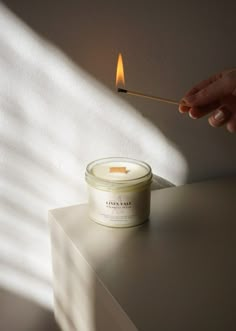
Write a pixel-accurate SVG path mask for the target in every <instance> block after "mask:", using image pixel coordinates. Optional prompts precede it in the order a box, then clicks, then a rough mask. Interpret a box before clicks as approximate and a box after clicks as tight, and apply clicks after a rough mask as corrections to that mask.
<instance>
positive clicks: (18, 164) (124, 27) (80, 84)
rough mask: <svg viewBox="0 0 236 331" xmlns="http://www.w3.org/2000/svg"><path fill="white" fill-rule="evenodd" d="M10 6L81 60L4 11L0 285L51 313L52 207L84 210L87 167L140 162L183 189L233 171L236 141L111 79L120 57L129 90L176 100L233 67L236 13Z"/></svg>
mask: <svg viewBox="0 0 236 331" xmlns="http://www.w3.org/2000/svg"><path fill="white" fill-rule="evenodd" d="M5 2H6V3H7V4H8V5H9V6H10V7H11V8H12V9H13V11H15V12H16V13H17V14H18V15H19V16H20V17H21V18H22V19H23V20H25V21H26V22H27V23H28V24H29V25H30V26H31V27H32V28H33V29H35V30H36V31H37V32H39V33H40V34H41V35H42V36H44V37H46V38H48V39H50V40H51V41H53V42H54V43H55V44H56V45H58V46H59V47H60V48H61V49H62V50H64V51H65V52H66V53H67V54H68V55H69V56H70V57H71V58H72V59H73V61H74V64H73V63H71V62H70V61H69V59H68V58H66V57H65V56H64V55H63V54H62V53H61V52H59V51H58V50H57V49H56V48H54V47H52V46H51V45H50V44H48V43H46V42H45V41H43V40H42V39H41V38H39V37H38V36H37V35H36V34H34V33H32V31H31V30H30V29H29V28H27V27H26V26H25V25H24V24H22V23H21V22H20V21H19V20H17V19H16V18H15V17H14V16H12V14H10V12H8V11H7V10H6V9H4V7H0V16H1V17H0V70H1V74H0V116H1V118H0V143H1V154H0V156H1V183H0V184H1V188H0V189H1V208H0V210H1V214H0V234H1V235H0V267H1V273H0V284H2V285H4V286H8V287H9V288H15V290H17V291H20V292H21V293H24V294H25V295H28V296H31V297H33V298H35V299H36V300H38V301H39V302H41V303H42V304H45V305H48V306H50V305H51V303H52V300H51V287H50V286H51V285H50V282H51V274H50V254H49V238H48V232H47V210H48V209H50V208H55V207H59V206H64V205H67V204H74V203H81V202H84V201H86V186H85V183H84V169H85V166H86V164H87V163H88V162H89V161H91V160H93V159H95V158H98V157H104V156H110V155H122V156H124V155H127V156H131V157H135V158H141V159H144V160H145V161H147V162H149V163H150V164H151V166H152V167H153V170H154V172H155V173H156V174H158V175H160V176H162V177H164V178H166V179H168V180H170V181H171V182H174V183H175V184H177V185H179V184H182V183H185V182H191V181H199V180H202V179H205V178H212V177H217V176H223V175H228V174H233V173H234V174H235V172H236V153H235V147H236V143H235V141H236V139H235V135H232V134H229V133H227V132H226V131H225V130H224V129H219V130H216V129H213V128H211V127H209V126H208V124H207V121H206V120H203V119H202V120H199V121H193V120H191V119H189V118H188V117H186V116H182V115H180V114H179V113H178V112H177V110H176V108H175V107H173V106H166V105H161V104H159V103H156V102H152V101H147V100H141V99H135V98H131V97H128V96H121V95H117V94H116V92H115V91H114V77H115V66H116V60H117V54H118V52H122V53H123V56H124V62H125V69H126V78H127V87H128V88H130V89H137V90H141V91H144V92H147V93H151V94H160V95H162V96H166V97H170V98H176V99H179V98H180V97H181V96H182V94H183V93H184V91H185V90H186V89H188V88H189V87H190V86H191V85H192V84H193V83H194V82H197V81H198V80H200V79H202V78H204V77H207V76H208V75H209V74H212V73H214V72H216V71H218V70H220V69H222V68H226V67H232V66H234V65H235V58H236V56H235V55H236V49H235V45H234V44H233V41H232V40H233V37H232V32H233V31H234V30H233V27H234V23H235V22H234V17H235V14H234V13H235V9H236V8H235V4H234V2H233V1H232V2H231V4H230V2H228V6H227V7H226V8H225V6H223V4H222V5H221V4H218V3H215V2H212V4H211V3H210V2H208V5H207V6H208V7H206V4H205V6H201V4H199V3H198V4H197V3H195V2H190V1H188V2H187V1H185V2H174V1H172V2H168V1H155V2H154V1H153V2H152V1H145V2H143V3H142V4H137V2H136V1H133V2H132V1H124V2H123V1H119V2H112V3H111V1H99V2H97V3H94V2H89V1H72V0H71V1H37V2H34V4H33V5H32V2H31V1H5ZM213 4H214V5H213ZM88 74H89V75H88ZM140 113H141V114H140Z"/></svg>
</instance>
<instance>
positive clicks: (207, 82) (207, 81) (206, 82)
mask: <svg viewBox="0 0 236 331" xmlns="http://www.w3.org/2000/svg"><path fill="white" fill-rule="evenodd" d="M222 75H223V73H222V72H221V73H219V74H216V75H214V76H212V77H210V78H208V79H205V80H203V81H201V82H200V83H198V84H197V85H195V86H194V87H193V88H191V90H189V91H188V92H187V93H186V95H185V96H186V97H187V96H190V95H193V94H195V93H197V92H198V91H200V90H202V89H203V88H205V87H207V86H208V85H210V84H212V83H213V82H215V81H216V80H218V79H219V78H221V77H222Z"/></svg>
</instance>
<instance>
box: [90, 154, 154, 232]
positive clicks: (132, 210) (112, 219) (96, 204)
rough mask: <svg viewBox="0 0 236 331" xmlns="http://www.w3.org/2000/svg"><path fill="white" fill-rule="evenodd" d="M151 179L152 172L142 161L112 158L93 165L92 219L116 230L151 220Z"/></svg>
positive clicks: (91, 190)
mask: <svg viewBox="0 0 236 331" xmlns="http://www.w3.org/2000/svg"><path fill="white" fill-rule="evenodd" d="M151 179H152V172H151V168H150V167H149V165H147V164H146V163H144V162H141V161H137V160H132V159H125V158H108V159H102V160H97V161H94V162H92V163H90V164H89V165H88V167H87V170H86V180H87V183H88V187H89V215H90V218H91V219H92V220H94V221H96V222H98V223H101V224H103V225H107V226H113V227H126V226H134V225H138V224H140V223H143V222H144V221H145V220H147V219H148V217H149V210H150V183H151Z"/></svg>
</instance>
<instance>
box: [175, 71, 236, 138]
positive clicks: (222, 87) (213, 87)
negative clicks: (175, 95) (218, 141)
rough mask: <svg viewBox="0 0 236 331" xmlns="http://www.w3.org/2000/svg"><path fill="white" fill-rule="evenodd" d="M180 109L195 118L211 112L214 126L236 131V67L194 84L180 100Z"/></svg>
mask: <svg viewBox="0 0 236 331" xmlns="http://www.w3.org/2000/svg"><path fill="white" fill-rule="evenodd" d="M179 111H180V112H181V113H187V112H188V113H189V116H190V117H191V118H193V119H197V118H201V117H203V116H205V115H207V114H209V113H211V116H210V117H209V119H208V122H209V124H210V125H211V126H213V127H220V126H222V125H226V127H227V130H228V131H229V132H236V69H233V70H227V71H223V72H221V73H219V74H217V75H215V76H212V77H210V78H209V79H207V80H204V81H202V82H201V83H199V84H197V85H196V86H194V87H193V88H192V89H191V90H190V91H189V92H187V94H186V95H185V96H184V97H183V99H182V100H181V101H180V105H179Z"/></svg>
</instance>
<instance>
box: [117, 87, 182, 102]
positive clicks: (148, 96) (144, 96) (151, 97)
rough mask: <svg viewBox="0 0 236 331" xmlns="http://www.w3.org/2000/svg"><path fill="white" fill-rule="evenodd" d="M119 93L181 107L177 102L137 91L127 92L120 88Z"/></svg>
mask: <svg viewBox="0 0 236 331" xmlns="http://www.w3.org/2000/svg"><path fill="white" fill-rule="evenodd" d="M117 91H118V92H122V93H126V94H129V95H134V96H136V97H142V98H147V99H152V100H157V101H160V102H165V103H171V104H173V105H179V104H180V103H179V102H178V101H176V100H171V99H166V98H161V97H156V96H153V95H148V94H144V93H140V92H136V91H130V90H125V89H123V88H119V87H118V89H117Z"/></svg>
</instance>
